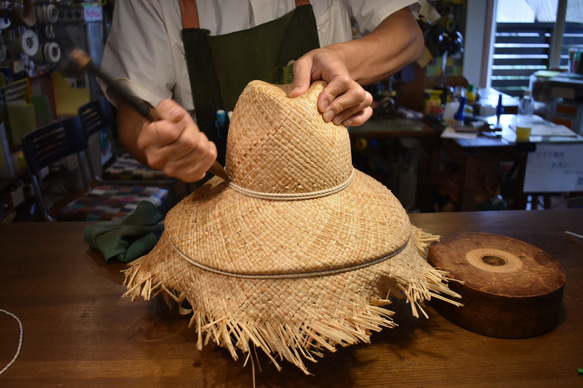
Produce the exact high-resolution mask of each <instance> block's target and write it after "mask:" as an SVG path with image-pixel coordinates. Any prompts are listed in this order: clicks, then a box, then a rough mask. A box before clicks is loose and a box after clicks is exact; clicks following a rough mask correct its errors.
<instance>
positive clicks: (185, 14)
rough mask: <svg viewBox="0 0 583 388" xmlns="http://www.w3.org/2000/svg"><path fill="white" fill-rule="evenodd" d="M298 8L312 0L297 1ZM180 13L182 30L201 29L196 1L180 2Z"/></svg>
mask: <svg viewBox="0 0 583 388" xmlns="http://www.w3.org/2000/svg"><path fill="white" fill-rule="evenodd" d="M295 2H296V7H299V6H302V5H308V4H310V0H295ZM180 13H181V14H182V28H183V29H187V28H200V22H199V20H198V8H197V6H196V0H180Z"/></svg>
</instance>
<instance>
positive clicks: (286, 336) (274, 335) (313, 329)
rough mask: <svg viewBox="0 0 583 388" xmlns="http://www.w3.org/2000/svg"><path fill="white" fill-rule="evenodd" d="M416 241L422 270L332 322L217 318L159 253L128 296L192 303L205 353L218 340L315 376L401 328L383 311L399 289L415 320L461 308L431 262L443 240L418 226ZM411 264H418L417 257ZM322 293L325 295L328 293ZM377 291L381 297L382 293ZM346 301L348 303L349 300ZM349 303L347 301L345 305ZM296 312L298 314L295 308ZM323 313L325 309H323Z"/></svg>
mask: <svg viewBox="0 0 583 388" xmlns="http://www.w3.org/2000/svg"><path fill="white" fill-rule="evenodd" d="M412 236H413V240H414V242H415V244H414V247H412V248H413V249H412V250H411V251H412V252H416V253H418V254H419V256H421V258H423V260H419V258H417V260H418V261H419V262H420V264H421V265H419V264H414V265H413V264H412V266H413V267H417V268H414V269H413V270H412V269H411V268H409V272H407V271H401V273H398V272H399V271H398V268H391V269H390V270H391V271H394V272H395V273H385V275H384V277H389V278H391V279H390V282H391V284H392V285H391V286H389V288H388V291H387V293H386V297H385V298H382V297H378V296H377V297H375V296H369V297H366V296H362V295H360V296H358V295H355V296H354V297H353V298H351V299H350V300H351V301H352V302H349V303H348V308H347V306H346V305H344V306H341V307H342V308H343V310H342V313H341V314H336V311H334V312H332V313H330V314H327V315H326V316H327V317H330V316H334V317H335V318H334V319H327V320H326V319H321V318H322V317H317V319H314V320H312V321H308V320H306V321H303V320H299V321H298V320H297V319H295V317H293V319H289V320H288V319H287V318H286V320H285V321H284V320H282V319H281V317H279V318H278V317H276V318H266V319H263V320H260V319H253V317H245V316H241V315H240V314H237V313H236V312H235V313H233V314H231V312H230V311H229V312H227V313H225V314H223V315H222V316H214V315H213V312H212V311H209V308H206V307H203V306H205V302H208V301H207V300H201V299H206V298H204V297H199V295H197V292H196V291H195V290H194V288H195V287H194V286H193V287H192V288H193V289H192V290H174V289H172V287H171V286H170V287H169V285H168V283H171V282H169V281H168V280H167V279H166V275H165V272H164V269H163V268H167V267H166V266H167V263H164V261H165V260H181V261H182V262H184V260H183V259H176V258H172V257H170V258H168V257H159V256H157V255H155V254H154V255H153V256H144V257H142V258H140V259H138V260H136V261H134V262H133V263H132V264H130V267H129V268H128V269H127V270H126V271H124V272H125V284H126V285H127V287H128V290H127V292H126V293H125V295H124V296H126V297H130V298H131V299H132V300H135V299H137V298H138V297H142V298H144V299H145V300H150V299H151V298H153V297H155V296H157V295H159V294H162V296H163V297H164V298H165V300H166V301H167V302H171V301H174V302H176V303H178V305H179V306H181V305H182V304H183V303H184V302H185V301H186V302H188V303H189V304H190V306H192V308H191V309H186V308H183V307H181V308H180V313H181V314H192V317H191V319H190V322H189V326H190V327H192V326H195V327H196V331H197V335H198V338H197V348H198V349H199V350H201V349H202V347H203V346H204V345H207V344H208V343H209V342H211V341H212V342H214V343H215V344H217V345H219V346H221V347H224V348H226V349H227V350H228V351H229V352H230V354H231V356H232V357H233V359H235V360H237V359H238V350H240V351H241V352H243V354H247V357H246V360H245V362H247V360H248V359H249V354H251V351H252V350H253V351H255V349H256V348H259V349H261V350H262V351H263V352H264V353H265V354H266V355H267V357H268V358H269V360H270V361H271V362H272V363H273V364H274V365H275V367H276V368H277V369H278V370H281V365H280V362H281V360H288V361H289V362H291V363H293V364H294V365H296V366H297V367H298V368H300V369H301V370H302V371H303V372H304V373H306V374H310V373H309V371H308V369H307V367H306V366H305V364H304V362H303V361H304V360H308V361H312V362H317V358H316V357H322V356H323V355H324V352H325V351H329V352H334V351H335V350H336V346H337V345H341V346H348V345H352V344H356V343H359V342H365V343H368V342H370V335H371V332H378V331H380V330H381V329H382V328H383V327H388V328H392V327H395V326H396V323H394V322H393V319H392V316H393V315H394V312H392V311H390V310H388V309H386V308H384V307H382V306H386V305H388V304H390V303H391V301H390V298H389V296H390V295H389V294H390V293H391V291H392V292H393V293H394V292H395V291H396V290H398V291H400V292H401V293H402V294H403V295H404V297H405V298H406V299H407V302H408V303H410V304H411V310H412V314H413V316H415V317H419V313H421V314H422V315H423V316H425V317H426V318H427V317H428V315H427V313H426V312H425V310H424V309H423V307H422V306H423V303H424V302H425V301H429V300H430V299H431V298H432V297H433V298H438V299H441V300H444V301H446V302H449V303H452V304H454V305H456V306H460V305H461V304H460V303H458V302H456V301H453V300H451V299H449V298H448V297H453V298H459V297H460V296H459V295H458V294H456V293H455V292H453V291H451V290H450V289H449V287H448V286H447V282H448V281H449V280H451V279H448V278H447V275H446V273H445V272H443V271H440V270H437V269H435V268H433V267H431V266H430V265H429V264H428V263H427V262H426V261H425V259H426V257H427V251H428V247H429V245H430V244H431V243H432V242H434V241H437V240H438V237H437V236H434V235H431V234H428V233H425V232H423V231H422V230H421V229H418V228H415V227H413V233H412ZM155 249H156V248H155ZM160 256H164V255H163V254H161V255H160ZM409 260H410V261H414V260H413V258H411V257H410V258H409ZM187 265H188V264H187ZM183 276H184V277H186V276H187V275H183ZM189 280H190V278H189ZM322 292H325V291H324V290H322ZM376 292H377V293H378V290H377V291H376ZM342 298H343V299H344V295H343V296H342ZM344 302H345V301H344V300H342V301H341V302H339V304H342V303H344ZM350 306H352V307H350ZM287 307H290V306H287ZM291 307H292V310H293V306H291ZM298 307H299V306H298ZM308 308H309V306H308ZM337 308H340V307H337ZM322 309H323V308H319V310H322ZM294 314H295V312H294ZM339 316H340V318H339Z"/></svg>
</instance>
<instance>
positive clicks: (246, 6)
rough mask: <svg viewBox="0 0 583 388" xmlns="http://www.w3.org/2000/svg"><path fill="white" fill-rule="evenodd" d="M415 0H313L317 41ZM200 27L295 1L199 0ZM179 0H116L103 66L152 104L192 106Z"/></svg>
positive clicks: (255, 18) (231, 24)
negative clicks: (167, 102) (168, 101)
mask: <svg viewBox="0 0 583 388" xmlns="http://www.w3.org/2000/svg"><path fill="white" fill-rule="evenodd" d="M416 3H417V0H311V1H310V4H312V7H313V10H314V16H315V17H316V23H317V25H318V37H319V40H320V46H321V47H325V46H328V45H331V44H333V43H340V42H346V41H349V40H351V39H352V25H351V22H350V17H351V16H352V17H354V19H355V20H356V22H357V23H358V26H359V29H360V32H361V33H362V34H366V33H368V32H371V31H372V30H374V29H375V28H376V27H377V26H378V25H379V24H380V22H381V21H383V20H384V19H385V18H386V17H387V16H389V15H390V14H392V13H393V12H396V11H398V10H400V9H402V8H404V7H407V6H410V5H412V4H416ZM197 6H198V13H199V20H200V25H201V28H205V29H208V30H210V32H211V35H222V34H227V33H230V32H234V31H240V30H244V29H248V28H251V27H254V26H256V25H259V24H262V23H266V22H269V21H271V20H274V19H277V18H279V17H281V16H283V15H284V14H285V13H287V12H289V11H291V10H292V9H294V8H295V2H294V0H213V1H206V0H205V1H198V2H197ZM181 31H182V18H181V13H180V4H179V1H178V0H122V1H116V3H115V9H114V15H113V23H112V28H111V32H110V34H109V37H108V40H107V42H106V45H105V50H104V53H103V58H102V61H101V68H102V70H103V71H104V72H105V73H106V74H108V75H110V76H111V77H113V78H114V79H118V80H124V81H125V82H126V84H127V86H128V87H129V88H130V89H131V90H132V92H133V93H134V94H135V95H136V96H138V97H140V98H142V99H144V100H146V101H148V102H149V103H150V104H152V105H153V106H156V105H158V103H159V102H160V101H161V100H162V99H164V98H173V99H174V100H176V101H177V102H178V103H179V104H181V105H182V106H183V107H184V108H186V109H187V110H191V111H192V110H193V109H194V106H193V103H192V93H191V90H190V81H189V78H188V70H187V66H186V58H185V56H184V47H183V45H182V36H181Z"/></svg>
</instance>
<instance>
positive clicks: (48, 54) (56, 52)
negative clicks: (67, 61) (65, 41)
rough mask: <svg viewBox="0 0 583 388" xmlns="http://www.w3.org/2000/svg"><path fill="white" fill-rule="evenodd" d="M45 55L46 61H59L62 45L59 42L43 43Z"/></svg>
mask: <svg viewBox="0 0 583 388" xmlns="http://www.w3.org/2000/svg"><path fill="white" fill-rule="evenodd" d="M43 56H44V59H45V61H46V62H49V63H57V62H59V60H60V59H61V46H59V44H58V43H57V42H49V43H45V44H44V45H43Z"/></svg>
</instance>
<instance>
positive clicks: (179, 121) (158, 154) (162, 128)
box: [137, 99, 217, 182]
mask: <svg viewBox="0 0 583 388" xmlns="http://www.w3.org/2000/svg"><path fill="white" fill-rule="evenodd" d="M156 111H157V112H158V114H159V115H160V117H161V118H162V119H161V120H159V121H154V122H149V121H146V122H145V123H144V125H143V126H142V128H141V131H140V133H139V135H138V138H137V148H138V149H139V150H140V151H141V152H142V153H143V154H144V156H145V158H146V162H147V164H148V165H149V166H150V167H151V168H154V169H157V170H161V171H163V172H164V173H165V174H166V175H168V176H171V177H174V178H178V179H181V180H182V181H184V182H196V181H199V180H201V179H202V178H204V176H205V174H206V172H207V170H208V169H209V168H210V167H211V165H212V164H213V163H214V161H215V160H216V158H217V147H216V146H215V144H214V143H213V142H211V141H209V140H208V138H207V137H206V135H205V134H204V133H203V132H201V131H200V129H199V128H198V126H197V125H196V124H195V123H194V120H193V119H192V117H191V116H190V115H189V114H188V112H187V111H186V110H185V109H184V108H183V107H181V106H180V105H179V104H178V103H177V102H175V101H173V100H170V99H165V100H162V101H161V102H160V103H159V104H158V106H157V107H156Z"/></svg>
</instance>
